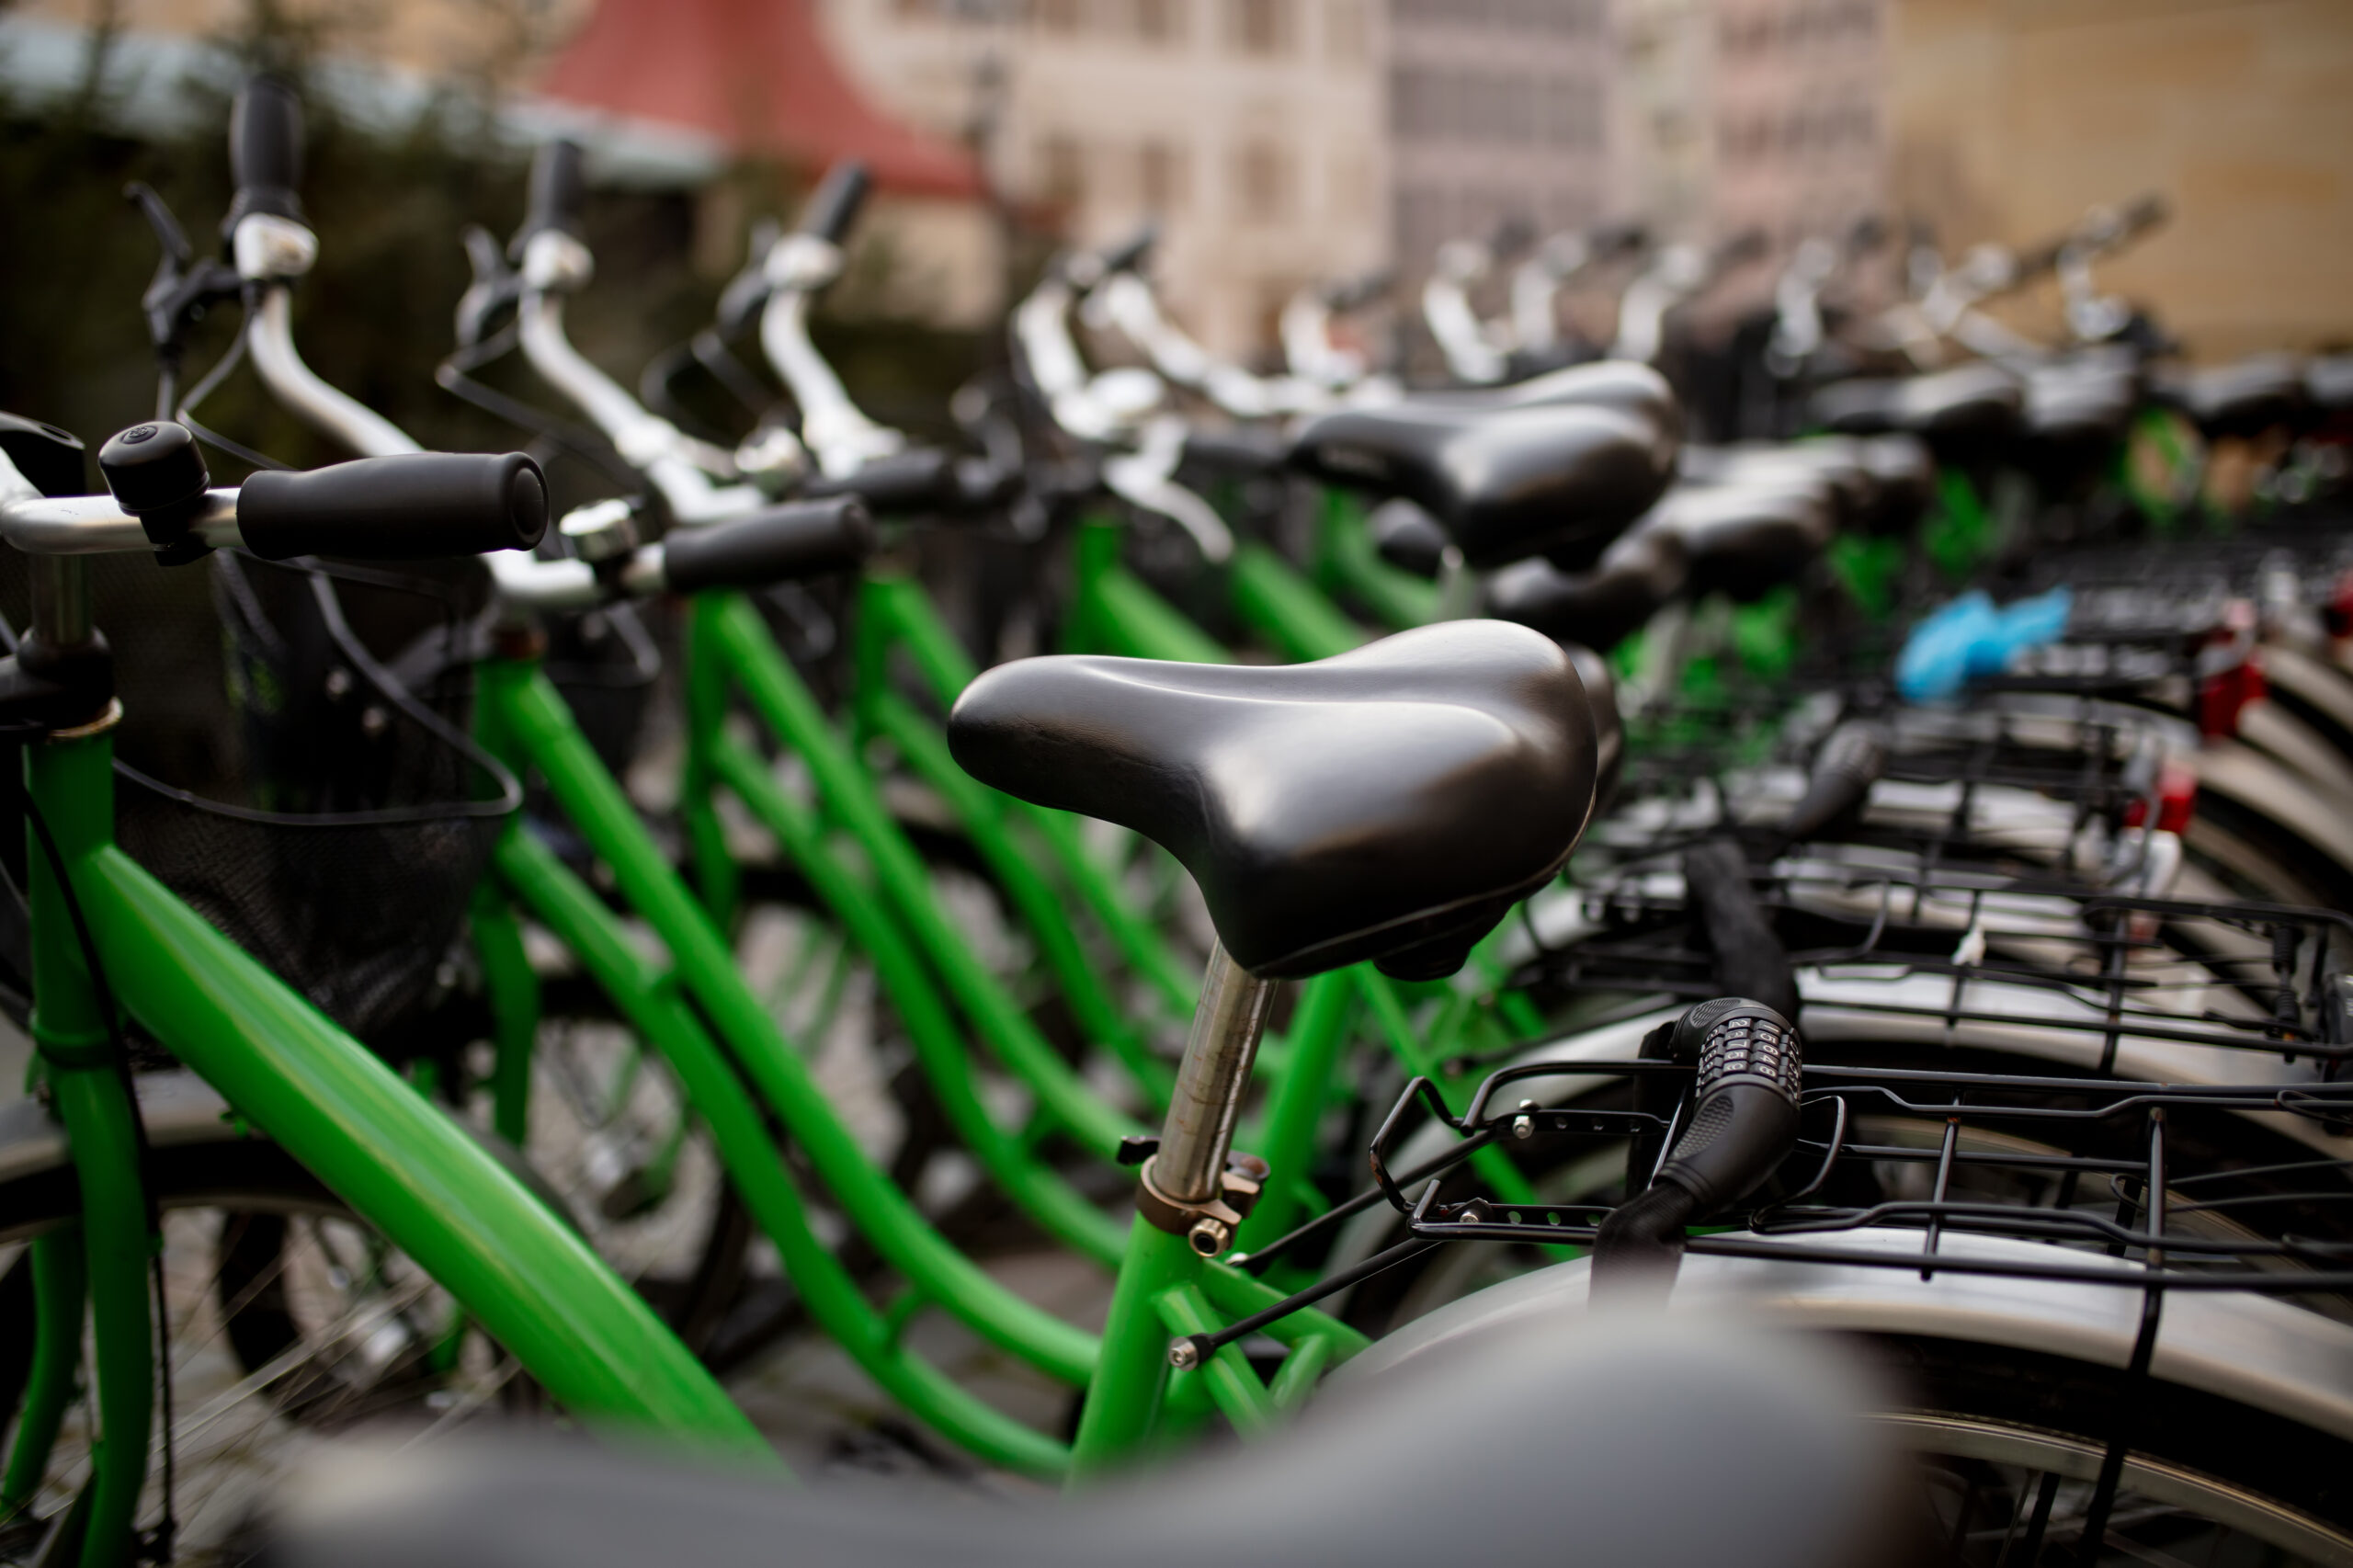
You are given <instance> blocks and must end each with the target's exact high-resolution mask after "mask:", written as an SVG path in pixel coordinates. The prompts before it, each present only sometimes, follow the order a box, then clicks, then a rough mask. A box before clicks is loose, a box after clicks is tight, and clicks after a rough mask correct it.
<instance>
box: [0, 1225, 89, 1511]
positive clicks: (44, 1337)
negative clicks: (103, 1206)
mask: <svg viewBox="0 0 2353 1568" xmlns="http://www.w3.org/2000/svg"><path fill="white" fill-rule="evenodd" d="M27 1250H28V1252H30V1253H31V1255H32V1270H33V1355H32V1365H31V1366H30V1368H29V1369H28V1370H27V1373H26V1376H25V1392H24V1398H23V1402H22V1403H21V1405H20V1406H19V1410H18V1415H17V1436H16V1442H15V1446H14V1447H12V1448H11V1449H9V1450H8V1469H7V1473H6V1478H5V1479H0V1522H5V1521H13V1520H14V1519H15V1518H16V1517H17V1516H18V1515H19V1514H20V1513H22V1512H23V1511H24V1509H25V1508H26V1506H28V1505H29V1504H30V1503H31V1502H32V1500H33V1498H34V1496H35V1495H36V1494H38V1493H39V1492H40V1481H41V1477H42V1475H43V1474H45V1473H46V1472H47V1471H48V1469H49V1456H50V1451H51V1449H53V1448H54V1447H55V1446H56V1443H57V1433H58V1429H59V1428H60V1427H61V1426H63V1424H64V1421H65V1410H66V1407H67V1406H68V1405H70V1404H72V1403H74V1369H75V1368H76V1367H78V1366H80V1365H81V1362H82V1319H83V1316H84V1314H85V1310H86V1308H87V1305H88V1301H89V1275H88V1269H87V1264H86V1261H85V1260H86V1258H87V1256H88V1255H87V1254H86V1253H85V1250H84V1248H83V1244H82V1233H81V1231H80V1229H79V1228H77V1227H73V1226H67V1227H64V1228H62V1229H59V1230H55V1231H51V1233H49V1234H47V1235H45V1236H35V1237H34V1238H33V1239H32V1242H31V1244H30V1245H29V1246H28V1248H27Z"/></svg>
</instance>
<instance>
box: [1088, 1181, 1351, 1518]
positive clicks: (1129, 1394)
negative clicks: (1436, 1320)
mask: <svg viewBox="0 0 2353 1568" xmlns="http://www.w3.org/2000/svg"><path fill="white" fill-rule="evenodd" d="M1172 1297H1178V1298H1181V1299H1182V1301H1183V1306H1184V1307H1185V1308H1186V1309H1188V1315H1190V1314H1192V1313H1198V1314H1199V1317H1198V1318H1197V1319H1196V1320H1195V1321H1193V1322H1191V1323H1189V1324H1187V1326H1185V1327H1184V1328H1182V1329H1180V1330H1172V1327H1171V1325H1170V1318H1169V1316H1168V1312H1169V1310H1170V1308H1171V1306H1172V1305H1173V1304H1175V1303H1172V1301H1171V1298H1172ZM1281 1300H1282V1292H1281V1291H1279V1290H1275V1289H1274V1288H1273V1287H1271V1286H1269V1285H1267V1284H1266V1283H1264V1282H1263V1281H1260V1280H1256V1279H1253V1278H1250V1277H1249V1276H1247V1275H1245V1274H1243V1273H1241V1272H1240V1271H1238V1270H1236V1269H1233V1268H1230V1267H1226V1266H1225V1265H1223V1264H1219V1263H1212V1262H1211V1261H1210V1260H1208V1259H1207V1258H1204V1257H1201V1256H1199V1255H1198V1254H1196V1253H1195V1252H1194V1251H1193V1249H1192V1246H1191V1245H1190V1244H1188V1242H1187V1241H1186V1239H1185V1238H1184V1237H1182V1236H1178V1235H1174V1234H1171V1233H1169V1232H1166V1231H1164V1230H1162V1229H1160V1228H1159V1227H1158V1226H1156V1225H1154V1224H1153V1223H1152V1222H1151V1221H1147V1220H1145V1219H1144V1218H1142V1216H1141V1215H1139V1216H1137V1218H1136V1219H1135V1221H1133V1223H1132V1224H1131V1226H1130V1228H1129V1231H1128V1252H1127V1257H1126V1259H1125V1260H1124V1261H1123V1262H1122V1263H1121V1265H1120V1280H1119V1284H1118V1285H1117V1286H1116V1287H1115V1288H1114V1289H1113V1291H1112V1295H1111V1310H1110V1315H1109V1317H1108V1321H1107V1322H1106V1323H1105V1324H1104V1329H1103V1358H1102V1364H1101V1366H1100V1368H1099V1369H1098V1370H1097V1373H1096V1376H1095V1381H1094V1383H1093V1384H1092V1385H1091V1386H1089V1388H1088V1389H1087V1391H1086V1406H1085V1408H1084V1409H1082V1410H1081V1411H1080V1412H1079V1417H1078V1438H1077V1442H1076V1443H1075V1444H1074V1448H1073V1451H1072V1460H1073V1464H1074V1468H1075V1470H1076V1471H1077V1472H1078V1473H1079V1474H1081V1475H1086V1474H1089V1473H1093V1472H1099V1471H1104V1470H1106V1469H1108V1468H1109V1467H1111V1466H1113V1465H1116V1464H1119V1463H1120V1462H1122V1461H1125V1460H1131V1459H1133V1458H1135V1457H1137V1456H1138V1455H1139V1454H1140V1453H1142V1451H1143V1450H1144V1449H1146V1447H1147V1445H1148V1444H1149V1443H1150V1442H1151V1439H1152V1437H1153V1435H1154V1424H1155V1421H1156V1420H1157V1418H1158V1416H1159V1414H1160V1407H1161V1403H1162V1399H1163V1394H1164V1392H1165V1390H1166V1388H1167V1383H1168V1378H1169V1374H1170V1369H1169V1365H1168V1343H1169V1340H1170V1339H1171V1338H1172V1337H1173V1335H1174V1334H1175V1333H1178V1332H1181V1333H1198V1332H1200V1331H1201V1330H1202V1329H1204V1328H1206V1327H1208V1326H1209V1322H1208V1321H1207V1320H1208V1319H1209V1318H1211V1316H1212V1315H1213V1316H1214V1317H1217V1318H1222V1319H1224V1320H1226V1321H1229V1322H1231V1321H1235V1320H1239V1319H1241V1318H1244V1317H1247V1316H1249V1315H1251V1314H1252V1313H1254V1312H1261V1311H1264V1310H1265V1309H1267V1308H1268V1307H1271V1306H1274V1305H1275V1304H1276V1303H1277V1302H1279V1301H1281ZM1265 1332H1266V1334H1267V1336H1268V1337H1269V1338H1272V1339H1274V1340H1276V1341H1278V1342H1279V1343H1280V1344H1283V1345H1286V1346H1291V1348H1292V1354H1293V1355H1298V1354H1301V1353H1302V1351H1306V1352H1307V1353H1308V1354H1309V1355H1310V1356H1311V1357H1312V1358H1313V1361H1312V1364H1313V1365H1314V1366H1322V1365H1325V1364H1328V1363H1332V1362H1337V1361H1341V1360H1345V1359H1347V1358H1348V1357H1350V1356H1354V1355H1355V1354H1357V1353H1358V1351H1360V1350H1362V1349H1363V1348H1365V1346H1367V1345H1369V1344H1370V1340H1368V1339H1367V1338H1366V1337H1365V1336H1364V1335H1361V1334H1358V1332H1357V1331H1356V1330H1354V1329H1352V1328H1349V1327H1348V1326H1347V1324H1342V1323H1341V1322H1339V1321H1338V1320H1337V1319H1336V1318H1332V1317H1328V1316H1326V1315H1324V1313H1322V1312H1317V1311H1315V1310H1313V1308H1309V1309H1306V1310H1303V1311H1300V1312H1293V1313H1291V1314H1290V1315H1289V1316H1288V1317H1283V1318H1278V1319H1277V1320H1276V1321H1275V1322H1273V1323H1271V1324H1267V1328H1266V1331H1265ZM1319 1341H1320V1342H1322V1343H1321V1345H1320V1346H1318V1347H1317V1348H1315V1349H1313V1350H1308V1347H1309V1346H1311V1345H1314V1344H1316V1342H1319ZM1211 1365H1212V1368H1213V1369H1216V1371H1217V1373H1218V1376H1219V1378H1220V1379H1221V1380H1231V1381H1230V1383H1229V1389H1228V1392H1229V1393H1233V1392H1241V1391H1245V1390H1249V1389H1252V1388H1254V1387H1255V1386H1256V1385H1257V1373H1256V1370H1255V1369H1252V1368H1251V1366H1250V1364H1249V1362H1248V1361H1247V1359H1245V1358H1244V1356H1243V1354H1242V1347H1241V1346H1239V1345H1230V1346H1225V1348H1224V1349H1223V1350H1222V1351H1220V1352H1219V1353H1218V1355H1217V1356H1215V1357H1213V1358H1211ZM1180 1375H1185V1376H1189V1375H1190V1374H1180ZM1293 1381H1296V1375H1295V1376H1294V1380H1293ZM1212 1386H1213V1387H1214V1385H1212ZM1265 1398H1266V1394H1265V1391H1264V1390H1263V1388H1257V1389H1256V1394H1255V1396H1253V1395H1252V1394H1249V1393H1246V1392H1245V1393H1243V1397H1242V1399H1241V1400H1240V1401H1238V1402H1230V1401H1229V1399H1226V1398H1221V1399H1219V1400H1218V1401H1217V1403H1219V1405H1220V1406H1221V1407H1222V1408H1223V1409H1225V1411H1226V1413H1227V1415H1229V1416H1230V1417H1233V1418H1234V1420H1235V1424H1236V1425H1237V1426H1248V1425H1249V1424H1250V1417H1249V1415H1248V1414H1247V1412H1248V1411H1250V1410H1251V1409H1253V1408H1254V1407H1256V1404H1257V1403H1258V1402H1259V1401H1261V1400H1264V1399H1265ZM1237 1404H1238V1405H1239V1408H1237Z"/></svg>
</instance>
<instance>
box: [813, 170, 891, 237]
mask: <svg viewBox="0 0 2353 1568" xmlns="http://www.w3.org/2000/svg"><path fill="white" fill-rule="evenodd" d="M873 188H874V176H873V175H871V174H870V173H869V172H868V170H867V167H866V165H865V164H864V163H862V162H860V161H859V160H858V159H856V158H845V159H843V160H842V161H841V162H840V163H838V164H835V165H834V166H833V167H832V168H830V169H827V170H826V171H825V177H824V179H821V180H819V181H818V182H817V188H816V189H815V190H813V191H812V192H810V193H809V205H808V206H806V207H804V208H802V209H801V230H800V232H801V233H804V234H808V235H811V236H813V237H814V238H816V239H821V240H823V241H824V242H825V243H826V244H833V245H837V244H841V243H842V239H843V237H844V236H845V235H847V233H849V227H850V225H851V224H852V223H855V222H858V209H859V208H861V207H863V206H865V205H866V194H867V192H868V191H870V190H871V189H873Z"/></svg>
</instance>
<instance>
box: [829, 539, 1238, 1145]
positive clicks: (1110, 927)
mask: <svg viewBox="0 0 2353 1568" xmlns="http://www.w3.org/2000/svg"><path fill="white" fill-rule="evenodd" d="M857 636H858V683H857V695H856V698H855V703H856V710H857V716H858V735H859V737H860V738H861V739H863V738H864V737H865V736H866V735H867V734H870V733H881V731H882V729H883V716H882V714H881V711H880V710H881V705H882V703H883V702H884V700H885V699H888V698H892V697H894V696H895V693H894V692H893V691H892V686H891V663H890V658H891V653H892V649H893V648H904V649H905V650H906V652H907V654H908V656H909V657H910V658H911V659H912V660H913V661H914V665H915V673H916V674H917V675H918V676H920V677H921V678H922V680H923V683H924V685H925V686H926V687H928V688H929V690H930V692H931V696H932V698H933V699H934V700H936V701H937V702H938V703H939V705H940V706H941V707H942V708H948V707H951V706H953V705H954V703H955V701H956V699H957V698H959V697H960V696H961V695H963V691H964V688H965V687H967V686H970V685H971V684H972V679H973V676H975V675H977V674H978V671H977V670H975V669H974V667H973V665H972V655H970V654H969V653H965V651H964V648H963V645H962V644H961V643H960V642H957V641H956V634H955V633H954V632H952V631H949V629H948V626H947V625H946V623H945V622H943V621H942V620H941V619H939V614H938V610H936V609H935V608H933V607H932V603H931V599H930V597H929V596H928V595H926V593H925V592H924V590H923V587H922V585H920V584H917V583H915V582H914V581H913V580H911V579H909V578H906V577H901V576H895V575H891V574H882V573H869V574H867V576H866V578H865V580H864V581H863V582H862V583H860V584H859V585H858V632H857ZM901 700H902V701H904V699H901ZM926 725H927V727H928V728H931V729H934V730H935V731H936V728H937V726H931V725H929V724H928V722H926ZM939 749H941V750H942V751H944V747H942V748H939ZM957 771H958V772H959V773H960V774H961V773H962V771H963V770H962V769H961V768H959V769H958V770H957ZM986 793H987V795H988V797H989V798H990V799H992V800H993V801H995V802H996V803H997V807H998V810H999V811H1000V812H1003V811H1008V810H1009V811H1010V812H1012V813H1013V815H1014V817H1016V818H1017V819H1018V820H1021V821H1025V822H1027V823H1028V824H1029V825H1030V827H1031V828H1032V829H1033V830H1035V831H1036V833H1037V835H1038V836H1039V837H1040V839H1042V840H1043V841H1044V842H1045V846H1046V848H1047V851H1048V853H1049V854H1051V856H1052V858H1053V861H1054V864H1055V866H1056V867H1057V868H1058V869H1060V871H1061V872H1062V874H1063V877H1064V878H1065V879H1066V880H1067V881H1069V883H1070V884H1071V886H1072V887H1073V888H1074V889H1075V890H1076V892H1078V895H1079V897H1080V898H1081V899H1082V900H1083V901H1084V902H1085V903H1086V908H1087V912H1088V913H1089V914H1090V915H1093V916H1094V918H1095V920H1096V922H1097V924H1098V925H1100V926H1102V927H1103V930H1104V932H1105V934H1106V935H1108V937H1110V938H1111V943H1112V946H1113V947H1115V948H1117V949H1119V952H1120V958H1121V959H1122V960H1125V962H1126V963H1127V965H1128V967H1129V968H1130V969H1131V970H1132V971H1135V973H1136V974H1137V975H1138V976H1139V977H1140V978H1142V980H1143V981H1145V982H1146V983H1148V984H1149V985H1150V986H1151V987H1152V989H1153V991H1154V994H1155V995H1156V996H1157V997H1158V999H1159V1001H1160V1003H1161V1005H1162V1006H1164V1007H1165V1008H1166V1009H1167V1011H1168V1014H1169V1016H1170V1017H1172V1018H1173V1019H1177V1020H1183V1019H1188V1018H1190V1017H1192V1012H1193V1002H1194V999H1195V995H1196V994H1197V993H1198V991H1199V982H1200V975H1199V963H1198V961H1196V960H1187V959H1185V958H1181V957H1179V956H1178V954H1177V952H1176V949H1175V948H1173V947H1172V946H1171V945H1170V944H1169V942H1168V940H1167V938H1166V937H1165V935H1164V934H1163V933H1162V931H1161V930H1160V928H1159V927H1158V926H1156V925H1154V922H1153V921H1152V920H1151V918H1150V917H1148V916H1146V915H1142V914H1141V913H1139V912H1138V911H1137V910H1135V909H1134V908H1132V907H1131V903H1130V901H1129V898H1128V896H1127V895H1126V893H1125V892H1122V890H1121V889H1120V886H1119V883H1118V880H1117V879H1116V878H1115V877H1114V876H1113V875H1112V873H1111V872H1109V871H1108V870H1107V869H1105V868H1103V867H1101V866H1099V865H1097V863H1096V860H1095V858H1094V857H1093V856H1092V855H1091V854H1089V853H1088V852H1087V849H1086V845H1085V843H1084V842H1083V840H1082V837H1081V835H1080V829H1079V822H1080V819H1079V818H1077V817H1074V816H1073V815H1071V814H1070V813H1069V812H1057V811H1050V810H1048V809H1047V808H1045V807H1043V806H1033V805H1031V804H1030V803H1029V801H1017V800H1015V799H1014V798H1013V797H1011V796H1009V795H999V794H996V793H995V791H993V790H992V791H986ZM989 820H990V821H991V822H992V823H994V822H996V821H1001V820H1003V819H1002V818H1001V817H998V816H994V815H993V816H992V817H991V818H990V819H989ZM979 832H980V830H979V829H977V828H976V829H975V833H976V836H977V835H978V833H979ZM991 863H992V864H995V862H994V860H992V862H991ZM1055 923H1056V924H1060V923H1061V916H1060V915H1059V914H1058V915H1057V920H1056V922H1055ZM1050 957H1051V954H1050ZM1060 972H1061V971H1059V970H1057V973H1058V974H1059V973H1060ZM1088 978H1090V979H1091V978H1092V971H1091V970H1090V971H1088ZM1063 979H1064V981H1065V983H1068V977H1067V976H1063ZM1157 1103H1158V1104H1165V1103H1166V1102H1165V1091H1162V1092H1161V1095H1160V1097H1159V1098H1158V1101H1157Z"/></svg>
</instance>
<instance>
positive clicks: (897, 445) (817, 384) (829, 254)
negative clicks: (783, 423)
mask: <svg viewBox="0 0 2353 1568" xmlns="http://www.w3.org/2000/svg"><path fill="white" fill-rule="evenodd" d="M841 261H842V257H841V250H840V248H839V247H838V246H836V245H834V244H829V243H827V242H826V241H824V240H821V239H819V238H817V237H816V236H815V235H813V234H787V235H785V236H784V237H782V238H781V239H779V240H778V241H777V242H776V244H773V245H771V246H769V247H768V254H767V260H766V261H765V262H764V263H763V264H762V270H763V272H764V273H765V274H766V275H767V279H768V282H769V284H770V290H769V293H768V299H767V304H766V305H765V306H763V307H762V308H761V310H760V349H761V351H762V352H763V353H765V354H766V355H767V358H768V363H769V365H770V366H772V367H774V369H775V370H776V373H777V374H778V375H779V376H780V377H782V378H783V379H784V384H785V385H786V386H787V387H789V388H790V389H791V392H792V401H793V402H794V403H798V404H799V405H800V408H801V443H802V444H803V445H805V446H806V447H807V448H808V449H810V451H811V452H812V453H813V454H814V455H815V457H816V459H817V466H818V468H819V469H820V470H822V471H823V472H824V473H825V475H826V476H827V477H828V478H832V479H844V478H847V477H848V476H849V475H851V474H853V473H856V472H858V470H859V469H861V468H864V467H865V466H866V465H867V464H868V463H870V462H872V461H873V460H875V459H877V458H887V457H889V456H891V455H892V453H894V452H897V451H901V450H903V449H904V448H905V447H906V444H907V438H906V437H905V436H904V434H902V433H901V432H899V431H897V430H893V429H892V428H891V427H890V426H887V425H878V424H876V423H875V422H874V421H873V420H872V419H870V418H869V417H867V415H866V411H865V410H864V409H862V408H860V407H858V404H857V403H853V402H851V401H850V395H849V392H847V390H846V389H845V388H844V387H843V386H842V381H841V378H840V377H839V376H837V375H835V373H834V368H833V367H832V366H831V365H829V364H827V363H826V362H825V357H824V355H823V354H820V353H818V352H817V346H816V345H815V344H814V343H813V342H811V341H810V338H809V311H810V306H811V302H812V300H813V296H814V295H815V292H816V290H819V289H822V288H824V286H825V285H826V284H828V283H830V282H832V281H833V280H834V278H836V277H837V276H839V275H840V272H841Z"/></svg>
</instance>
